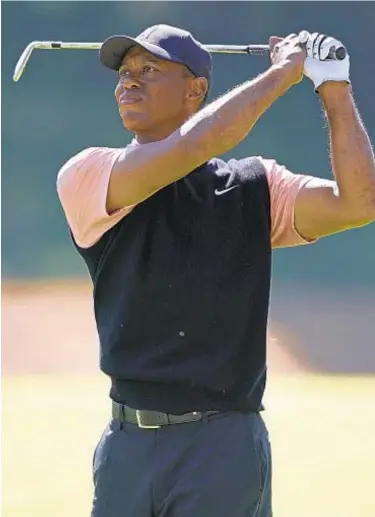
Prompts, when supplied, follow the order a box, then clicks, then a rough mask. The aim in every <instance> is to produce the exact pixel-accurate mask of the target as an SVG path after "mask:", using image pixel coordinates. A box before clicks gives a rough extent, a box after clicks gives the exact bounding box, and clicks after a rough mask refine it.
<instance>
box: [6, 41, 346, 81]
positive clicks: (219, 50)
mask: <svg viewBox="0 0 375 517" xmlns="http://www.w3.org/2000/svg"><path fill="white" fill-rule="evenodd" d="M101 46H102V43H97V42H91V43H90V42H68V41H32V42H31V43H29V44H28V45H27V47H26V48H25V50H24V51H23V52H22V54H21V57H20V58H19V60H18V61H17V64H16V66H15V69H14V73H13V81H15V82H17V81H18V80H19V79H20V78H21V76H22V74H23V72H24V70H25V68H26V65H27V63H28V61H29V59H30V57H31V54H32V52H33V50H35V49H43V50H59V49H67V50H99V49H100V47H101ZM204 47H205V48H206V49H207V50H208V51H209V52H211V53H213V54H255V55H261V54H267V53H269V51H270V47H269V45H204ZM345 56H346V49H345V47H340V48H338V49H332V51H331V52H330V55H329V58H330V59H344V58H345Z"/></svg>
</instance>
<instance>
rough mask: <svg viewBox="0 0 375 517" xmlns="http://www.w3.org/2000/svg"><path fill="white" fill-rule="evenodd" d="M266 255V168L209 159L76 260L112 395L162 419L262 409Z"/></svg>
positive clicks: (249, 162) (253, 163) (252, 161)
mask: <svg viewBox="0 0 375 517" xmlns="http://www.w3.org/2000/svg"><path fill="white" fill-rule="evenodd" d="M270 247H271V246H270V202H269V192H268V183H267V179H266V176H265V173H264V170H263V168H262V165H261V164H260V162H259V161H258V160H256V159H246V160H240V161H237V160H231V161H229V162H228V163H226V162H224V161H222V160H218V159H213V160H211V161H210V162H208V163H207V164H204V165H203V166H201V167H200V168H198V169H197V170H195V171H193V172H192V173H191V174H190V175H188V176H187V177H186V178H184V179H182V180H180V181H178V182H176V183H174V184H172V185H169V186H168V187H166V188H164V189H162V190H161V191H159V192H158V193H156V194H155V195H154V196H152V197H151V198H149V199H148V200H146V201H144V202H143V203H141V204H140V205H139V206H137V207H136V208H135V209H134V210H133V211H132V212H131V213H130V214H129V215H128V216H126V217H125V218H124V219H123V220H121V221H120V222H119V223H118V224H117V225H116V226H115V227H114V228H112V229H111V230H110V231H108V232H107V233H106V234H105V235H104V236H103V237H102V239H100V241H99V242H98V243H97V244H96V245H94V246H93V247H91V248H89V249H87V250H79V251H80V253H81V255H82V256H83V258H84V259H85V261H86V263H87V265H88V267H89V270H90V273H91V276H92V279H93V282H94V302H95V316H96V321H97V326H98V331H99V337H100V346H101V368H102V369H103V371H104V372H105V373H107V374H108V375H110V376H111V378H112V380H113V385H112V392H111V394H112V397H113V398H114V399H116V400H118V401H121V402H126V403H128V404H129V405H133V407H144V408H147V409H158V410H162V411H169V412H176V411H180V412H184V411H188V410H193V409H197V410H199V409H217V408H219V409H221V408H223V409H225V408H228V409H229V408H235V407H247V406H249V405H251V406H252V408H253V409H254V407H253V406H254V405H255V406H256V405H258V406H259V405H260V398H261V394H262V385H263V384H264V371H265V336H266V322H267V311H268V297H269V279H270ZM251 394H252V395H251ZM254 394H255V395H254ZM249 397H250V398H249ZM252 397H253V399H252ZM254 397H255V399H254ZM177 403H178V407H177Z"/></svg>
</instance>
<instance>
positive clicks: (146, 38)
mask: <svg viewBox="0 0 375 517" xmlns="http://www.w3.org/2000/svg"><path fill="white" fill-rule="evenodd" d="M135 46H138V47H141V48H144V49H145V50H148V51H149V52H150V53H151V54H153V55H154V56H156V57H159V58H160V59H165V60H167V61H173V62H174V63H181V64H183V65H185V66H187V67H188V68H189V70H190V71H191V72H192V73H193V74H194V75H195V76H196V77H205V78H206V79H207V81H208V83H209V84H210V83H211V74H212V59H211V54H210V52H209V51H208V50H206V49H205V48H204V47H203V45H202V44H201V43H199V41H197V40H196V39H195V38H194V37H193V36H192V35H191V34H190V32H187V31H185V30H183V29H179V28H178V27H171V26H170V25H154V26H152V27H149V28H148V29H146V30H145V31H143V32H142V33H141V34H140V35H139V36H137V37H136V38H131V37H129V36H111V37H110V38H108V39H106V40H105V41H104V43H103V44H102V46H101V49H100V52H99V57H100V61H101V62H102V64H103V65H104V66H106V67H107V68H110V69H111V70H119V69H120V66H121V64H122V61H123V59H124V57H125V55H126V53H127V52H128V51H129V50H130V49H131V48H132V47H135Z"/></svg>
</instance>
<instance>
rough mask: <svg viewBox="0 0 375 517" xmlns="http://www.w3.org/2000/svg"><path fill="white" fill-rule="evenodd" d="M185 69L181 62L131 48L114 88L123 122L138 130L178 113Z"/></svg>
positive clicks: (181, 106)
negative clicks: (166, 59) (162, 58)
mask: <svg viewBox="0 0 375 517" xmlns="http://www.w3.org/2000/svg"><path fill="white" fill-rule="evenodd" d="M184 72H185V69H184V67H183V66H182V65H179V64H177V63H171V62H169V61H164V60H161V59H158V58H156V57H155V56H153V55H152V54H150V53H149V52H147V51H145V50H143V49H141V48H137V47H134V48H132V49H131V50H130V51H129V52H128V53H127V55H126V56H125V58H124V61H123V63H122V66H121V68H120V70H119V81H118V85H117V87H116V90H115V96H116V100H117V103H118V106H119V112H120V116H121V119H122V121H123V124H124V126H125V127H126V128H128V129H130V130H131V131H141V130H145V129H147V128H151V127H153V126H155V125H158V124H159V125H160V124H162V123H163V122H166V121H167V120H170V119H174V118H176V117H178V115H179V113H181V111H183V109H184V105H185V100H186V94H187V91H188V87H189V83H188V80H189V78H188V77H187V75H186V73H184Z"/></svg>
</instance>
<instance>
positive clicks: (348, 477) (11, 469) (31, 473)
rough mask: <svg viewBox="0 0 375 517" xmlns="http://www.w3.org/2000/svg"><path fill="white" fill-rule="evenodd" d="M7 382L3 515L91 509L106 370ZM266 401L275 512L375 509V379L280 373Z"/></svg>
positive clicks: (341, 514) (343, 513) (328, 514)
mask: <svg viewBox="0 0 375 517" xmlns="http://www.w3.org/2000/svg"><path fill="white" fill-rule="evenodd" d="M2 388H3V409H2V411H3V413H2V417H3V433H2V448H3V464H2V468H3V476H2V478H3V487H2V488H3V498H2V515H3V516H4V517H26V516H28V517H32V516H33V517H34V516H35V517H51V516H53V517H71V516H72V515H74V516H75V517H83V516H88V515H89V514H90V504H91V490H92V485H91V461H92V454H93V449H94V447H95V445H96V442H97V441H98V439H99V437H100V434H101V432H102V431H103V429H104V427H105V425H106V424H107V420H108V415H109V404H108V402H107V398H106V396H105V394H106V390H107V388H108V383H107V381H106V379H105V378H104V377H101V376H95V375H93V376H69V375H29V376H14V377H12V378H6V379H3V386H2ZM266 405H267V411H265V414H264V418H265V420H266V422H267V424H268V427H269V430H270V434H271V443H272V447H273V461H274V509H275V512H274V513H275V516H276V517H293V516H294V517H302V516H304V517H317V516H319V517H333V516H334V517H354V516H355V517H374V515H375V500H374V492H373V490H372V485H373V482H372V480H373V479H374V465H375V448H374V436H375V380H374V379H373V378H355V377H350V376H344V377H341V376H337V377H334V376H319V375H307V374H304V375H302V376H299V375H297V376H293V377H292V378H288V377H285V376H282V375H281V376H280V375H278V376H273V377H272V378H271V380H270V382H269V385H268V389H267V396H266ZM134 517H136V516H134ZM207 517H209V516H207Z"/></svg>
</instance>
